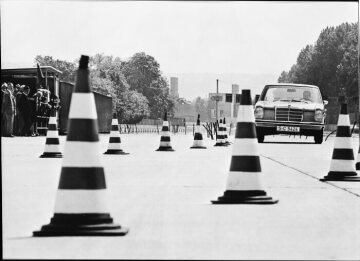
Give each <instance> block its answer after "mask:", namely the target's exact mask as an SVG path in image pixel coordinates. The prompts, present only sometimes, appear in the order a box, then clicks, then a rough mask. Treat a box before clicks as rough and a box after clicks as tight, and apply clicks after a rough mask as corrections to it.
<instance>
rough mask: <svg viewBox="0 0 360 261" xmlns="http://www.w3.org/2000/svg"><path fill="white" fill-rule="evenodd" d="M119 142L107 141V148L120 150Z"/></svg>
mask: <svg viewBox="0 0 360 261" xmlns="http://www.w3.org/2000/svg"><path fill="white" fill-rule="evenodd" d="M120 144H121V143H119V142H117V143H110V142H109V146H108V149H109V150H121V145H120Z"/></svg>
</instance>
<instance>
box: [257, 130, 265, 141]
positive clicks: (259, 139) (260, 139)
mask: <svg viewBox="0 0 360 261" xmlns="http://www.w3.org/2000/svg"><path fill="white" fill-rule="evenodd" d="M257 139H258V142H259V143H263V142H264V139H265V136H264V134H262V133H261V132H258V133H257Z"/></svg>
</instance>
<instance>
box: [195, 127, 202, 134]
mask: <svg viewBox="0 0 360 261" xmlns="http://www.w3.org/2000/svg"><path fill="white" fill-rule="evenodd" d="M200 127H201V126H200V125H196V126H195V133H201V131H200Z"/></svg>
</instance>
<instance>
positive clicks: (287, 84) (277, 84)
mask: <svg viewBox="0 0 360 261" xmlns="http://www.w3.org/2000/svg"><path fill="white" fill-rule="evenodd" d="M274 85H276V86H294V87H312V88H319V87H318V86H316V85H310V84H299V83H272V84H266V85H265V86H274Z"/></svg>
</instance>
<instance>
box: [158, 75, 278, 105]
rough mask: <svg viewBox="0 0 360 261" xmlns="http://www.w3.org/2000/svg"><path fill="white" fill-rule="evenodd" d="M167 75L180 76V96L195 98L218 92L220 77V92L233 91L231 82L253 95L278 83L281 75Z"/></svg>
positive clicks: (188, 98) (189, 98)
mask: <svg viewBox="0 0 360 261" xmlns="http://www.w3.org/2000/svg"><path fill="white" fill-rule="evenodd" d="M164 75H165V76H166V77H168V78H169V77H178V78H179V96H180V97H182V98H185V99H187V100H193V99H195V98H196V97H198V96H200V97H202V98H208V97H209V93H210V92H216V79H219V92H231V84H238V85H239V89H240V93H241V89H251V95H252V96H255V94H260V92H261V91H262V89H263V87H264V86H265V84H269V83H276V82H277V79H278V77H279V75H275V74H248V73H222V74H215V73H164Z"/></svg>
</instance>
